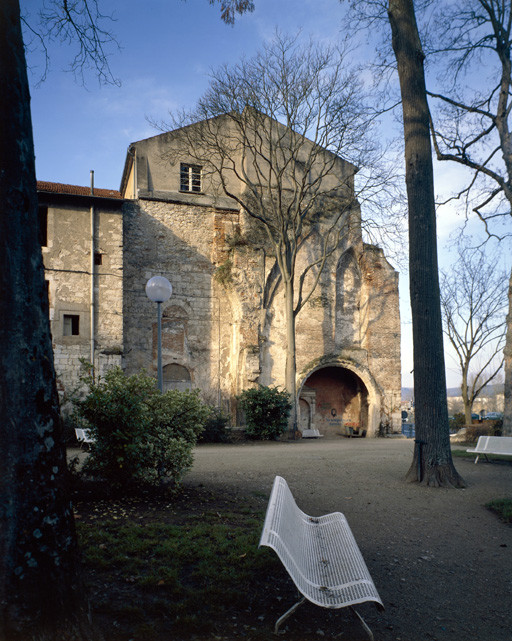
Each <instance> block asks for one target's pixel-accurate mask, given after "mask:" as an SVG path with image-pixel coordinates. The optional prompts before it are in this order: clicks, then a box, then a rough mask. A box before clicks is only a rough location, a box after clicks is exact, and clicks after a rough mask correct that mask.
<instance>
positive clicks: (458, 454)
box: [452, 444, 512, 463]
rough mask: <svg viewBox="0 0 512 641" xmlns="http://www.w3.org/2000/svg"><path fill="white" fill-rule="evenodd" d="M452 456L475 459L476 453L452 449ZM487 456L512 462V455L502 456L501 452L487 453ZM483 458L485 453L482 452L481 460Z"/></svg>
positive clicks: (495, 459)
mask: <svg viewBox="0 0 512 641" xmlns="http://www.w3.org/2000/svg"><path fill="white" fill-rule="evenodd" d="M468 446H469V444H468ZM452 456H454V457H457V458H469V459H473V460H474V459H475V456H476V454H475V453H474V452H466V450H457V449H452ZM487 456H488V457H489V458H492V460H494V461H508V462H509V463H510V462H512V458H510V456H501V455H500V454H487ZM483 460H485V457H484V456H483V454H480V461H483Z"/></svg>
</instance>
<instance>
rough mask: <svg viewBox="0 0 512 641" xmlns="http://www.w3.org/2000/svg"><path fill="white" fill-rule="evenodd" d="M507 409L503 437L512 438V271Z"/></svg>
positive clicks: (509, 305)
mask: <svg viewBox="0 0 512 641" xmlns="http://www.w3.org/2000/svg"><path fill="white" fill-rule="evenodd" d="M504 358H505V368H504V369H505V409H504V414H503V436H512V270H511V272H510V279H509V282H508V316H507V340H506V343H505V354H504Z"/></svg>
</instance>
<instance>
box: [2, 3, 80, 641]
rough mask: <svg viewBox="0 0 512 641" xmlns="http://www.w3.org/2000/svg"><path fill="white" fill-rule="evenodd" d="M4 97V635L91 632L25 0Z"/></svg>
mask: <svg viewBox="0 0 512 641" xmlns="http://www.w3.org/2000/svg"><path fill="white" fill-rule="evenodd" d="M0 96H1V98H0V203H1V208H2V209H1V212H0V242H1V248H0V261H1V263H0V318H1V322H0V371H1V372H2V375H1V377H0V448H1V463H0V640H1V641H18V640H19V641H27V640H30V639H52V640H55V639H59V640H60V639H86V638H92V637H91V636H90V633H89V630H88V625H89V624H88V618H87V616H86V615H85V613H84V612H83V611H82V609H81V608H82V606H81V604H82V603H83V594H82V591H81V586H80V583H79V566H78V552H77V544H76V536H75V530H74V520H73V518H74V517H73V513H72V510H71V504H70V501H69V497H68V492H67V491H66V487H65V484H66V476H67V473H66V456H65V450H64V447H63V445H62V437H61V426H60V414H59V404H58V396H57V390H56V386H55V374H54V368H53V354H52V346H51V337H50V329H49V320H48V301H47V295H46V288H45V283H44V271H43V264H42V256H41V249H40V246H39V240H38V209H37V191H36V178H35V166H34V149H33V140H32V125H31V117H30V96H29V90H28V82H27V74H26V63H25V55H24V49H23V42H22V35H21V27H20V10H19V5H18V0H2V2H1V3H0Z"/></svg>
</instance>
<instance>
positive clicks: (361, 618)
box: [350, 606, 374, 641]
mask: <svg viewBox="0 0 512 641" xmlns="http://www.w3.org/2000/svg"><path fill="white" fill-rule="evenodd" d="M350 609H351V610H352V612H353V613H354V614H355V615H356V616H357V618H358V619H359V621H361V624H362V626H363V628H364V629H365V630H366V632H367V634H368V636H369V637H370V640H371V641H374V640H373V632H372V631H371V630H370V628H369V627H368V624H367V623H366V621H365V620H364V619H363V617H362V616H361V615H360V614H359V612H358V611H357V610H356V609H355V608H354V607H352V606H350Z"/></svg>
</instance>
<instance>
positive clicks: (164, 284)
mask: <svg viewBox="0 0 512 641" xmlns="http://www.w3.org/2000/svg"><path fill="white" fill-rule="evenodd" d="M171 294H172V285H171V283H170V282H169V281H168V280H167V278H165V277H164V276H153V278H150V279H149V280H148V282H147V283H146V295H147V297H148V298H149V299H150V300H152V301H153V302H154V303H156V304H157V319H158V320H157V353H158V361H157V372H158V389H159V390H160V393H162V392H163V390H164V384H163V373H162V303H165V301H167V300H169V298H170V297H171Z"/></svg>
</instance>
